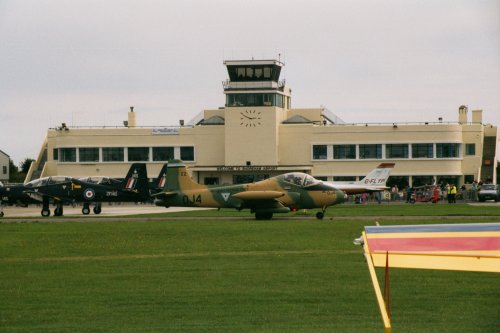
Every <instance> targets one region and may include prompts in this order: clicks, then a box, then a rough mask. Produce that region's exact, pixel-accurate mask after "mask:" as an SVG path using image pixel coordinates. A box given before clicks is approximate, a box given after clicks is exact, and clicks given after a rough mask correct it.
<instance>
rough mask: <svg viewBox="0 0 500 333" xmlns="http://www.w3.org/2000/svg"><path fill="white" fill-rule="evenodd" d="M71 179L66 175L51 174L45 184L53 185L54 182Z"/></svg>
mask: <svg viewBox="0 0 500 333" xmlns="http://www.w3.org/2000/svg"><path fill="white" fill-rule="evenodd" d="M70 180H71V179H70V178H69V177H66V176H53V177H49V178H48V181H47V185H54V184H59V183H64V182H67V181H70Z"/></svg>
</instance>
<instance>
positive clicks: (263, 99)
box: [226, 93, 285, 108]
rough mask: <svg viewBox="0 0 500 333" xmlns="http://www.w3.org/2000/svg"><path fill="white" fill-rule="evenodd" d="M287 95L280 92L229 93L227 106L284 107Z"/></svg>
mask: <svg viewBox="0 0 500 333" xmlns="http://www.w3.org/2000/svg"><path fill="white" fill-rule="evenodd" d="M284 99H285V97H284V96H283V95H280V94H261V93H260V94H227V95H226V106H277V107H280V108H282V107H283V106H284V105H285V104H284V103H285V101H284Z"/></svg>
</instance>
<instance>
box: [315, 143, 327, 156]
mask: <svg viewBox="0 0 500 333" xmlns="http://www.w3.org/2000/svg"><path fill="white" fill-rule="evenodd" d="M326 158H327V146H326V145H313V160H326Z"/></svg>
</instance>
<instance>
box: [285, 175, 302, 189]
mask: <svg viewBox="0 0 500 333" xmlns="http://www.w3.org/2000/svg"><path fill="white" fill-rule="evenodd" d="M283 179H284V180H285V181H286V182H289V183H292V184H294V185H297V186H302V183H303V182H304V174H301V173H295V172H294V173H287V174H286V175H285V176H284V177H283Z"/></svg>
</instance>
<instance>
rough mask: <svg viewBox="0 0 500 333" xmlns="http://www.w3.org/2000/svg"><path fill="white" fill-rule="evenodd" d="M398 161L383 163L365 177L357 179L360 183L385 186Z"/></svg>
mask: <svg viewBox="0 0 500 333" xmlns="http://www.w3.org/2000/svg"><path fill="white" fill-rule="evenodd" d="M394 165H396V163H381V164H379V165H378V166H377V167H376V168H375V169H373V170H372V171H370V172H369V173H368V174H367V175H366V177H365V178H363V179H361V180H360V181H357V182H356V183H357V184H359V185H373V186H385V184H386V183H387V179H388V178H389V175H390V173H391V171H392V169H393V168H394Z"/></svg>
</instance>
